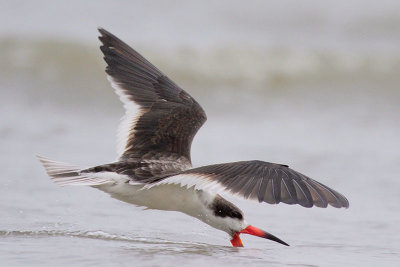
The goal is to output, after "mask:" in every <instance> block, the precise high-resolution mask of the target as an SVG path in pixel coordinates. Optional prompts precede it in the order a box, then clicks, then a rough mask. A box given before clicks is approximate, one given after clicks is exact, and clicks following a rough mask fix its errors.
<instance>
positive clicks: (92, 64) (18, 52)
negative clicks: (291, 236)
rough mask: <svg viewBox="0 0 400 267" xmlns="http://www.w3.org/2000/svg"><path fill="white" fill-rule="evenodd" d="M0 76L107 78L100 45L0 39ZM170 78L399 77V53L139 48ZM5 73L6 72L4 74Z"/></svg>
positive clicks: (215, 81) (208, 81)
mask: <svg viewBox="0 0 400 267" xmlns="http://www.w3.org/2000/svg"><path fill="white" fill-rule="evenodd" d="M0 49H1V51H2V53H1V54H0V70H1V73H0V78H1V79H9V78H10V77H18V78H19V79H23V78H24V77H25V78H26V79H34V80H38V81H50V82H51V81H53V80H56V81H57V82H58V83H60V82H61V83H63V82H67V83H69V84H70V85H71V83H74V81H76V82H77V83H82V82H85V83H87V84H89V85H97V84H98V83H99V82H98V81H101V82H103V80H104V79H105V78H104V72H103V69H104V66H105V63H103V62H102V55H101V53H100V51H99V49H98V48H97V47H94V46H93V47H90V46H87V45H83V44H77V43H67V42H56V41H52V40H32V39H28V40H21V39H18V38H8V39H3V40H0ZM137 49H138V51H140V52H141V53H142V54H143V55H144V56H145V57H147V58H148V59H149V60H150V61H151V62H153V63H154V64H155V65H157V66H158V67H159V68H160V69H162V70H163V71H164V72H165V73H166V74H168V75H169V76H170V77H171V78H172V79H174V80H176V81H180V82H181V83H186V84H190V85H201V86H205V85H206V86H207V85H212V86H215V85H218V86H230V87H231V86H232V85H234V86H243V85H251V86H252V87H254V88H257V86H265V85H272V86H280V85H287V84H292V83H296V84H307V83H310V82H311V83H315V82H327V81H346V80H355V79H359V80H379V81H393V80H398V79H399V77H400V53H397V52H395V51H392V52H391V53H389V52H387V51H375V52H371V51H369V52H365V51H364V52H363V51H323V50H315V49H308V50H307V49H294V48H290V47H256V48H255V47H247V48H246V47H222V46H221V47H214V48H212V49H211V48H210V49H195V48H174V49H171V48H169V49H168V50H167V51H166V50H163V49H155V48H154V49H148V48H144V49H141V47H138V48H137ZM1 76H3V77H1Z"/></svg>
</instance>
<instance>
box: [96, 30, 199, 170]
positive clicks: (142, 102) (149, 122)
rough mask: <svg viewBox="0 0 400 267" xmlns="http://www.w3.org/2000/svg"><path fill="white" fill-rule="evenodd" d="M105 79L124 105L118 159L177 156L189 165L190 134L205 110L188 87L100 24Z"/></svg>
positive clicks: (176, 158) (166, 158)
mask: <svg viewBox="0 0 400 267" xmlns="http://www.w3.org/2000/svg"><path fill="white" fill-rule="evenodd" d="M99 32H100V33H101V36H100V37H99V39H100V41H101V42H102V43H103V45H102V46H101V47H100V49H101V51H102V52H103V54H104V60H105V61H106V62H107V68H106V72H107V74H108V77H109V80H110V82H111V84H112V86H113V87H114V89H115V90H116V92H117V94H118V95H119V96H120V98H121V101H122V102H123V103H124V107H125V109H126V113H125V117H124V118H123V120H122V122H121V125H120V128H119V133H118V139H119V145H118V152H119V156H120V158H121V160H131V159H132V160H139V161H140V160H181V161H185V160H186V163H188V164H189V165H190V147H191V144H192V140H193V137H194V136H195V134H196V133H197V131H198V130H199V129H200V127H201V126H202V125H203V123H204V122H205V121H206V114H205V112H204V111H203V109H202V108H201V107H200V105H199V104H198V103H197V102H196V100H194V99H193V98H192V97H191V96H190V95H189V94H188V93H186V92H185V91H184V90H182V89H181V88H180V87H179V86H178V85H176V84H175V83H174V82H173V81H171V80H170V79H169V78H168V77H167V76H165V75H164V74H163V73H162V72H161V71H160V70H158V69H157V68H156V67H155V66H153V65H152V64H151V63H150V62H149V61H147V60H146V59H145V58H144V57H142V56H141V55H140V54H139V53H137V52H136V51H135V50H133V49H132V48H130V47H129V46H128V45H127V44H125V43H124V42H122V41H121V40H119V39H118V38H117V37H115V36H114V35H112V34H111V33H109V32H107V31H106V30H104V29H99Z"/></svg>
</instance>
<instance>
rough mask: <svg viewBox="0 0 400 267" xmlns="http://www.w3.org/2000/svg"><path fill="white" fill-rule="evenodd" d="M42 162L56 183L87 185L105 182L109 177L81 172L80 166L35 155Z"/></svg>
mask: <svg viewBox="0 0 400 267" xmlns="http://www.w3.org/2000/svg"><path fill="white" fill-rule="evenodd" d="M37 157H38V159H39V160H40V162H41V163H42V164H43V167H44V168H45V170H46V172H47V174H48V175H49V176H50V179H51V180H52V181H53V182H54V183H55V184H58V185H61V186H64V185H88V186H95V185H101V184H106V183H109V182H110V179H106V178H102V177H99V175H94V174H93V173H87V172H81V171H82V168H79V167H77V166H74V165H71V164H68V163H63V162H58V161H54V160H50V159H48V158H44V157H41V156H37Z"/></svg>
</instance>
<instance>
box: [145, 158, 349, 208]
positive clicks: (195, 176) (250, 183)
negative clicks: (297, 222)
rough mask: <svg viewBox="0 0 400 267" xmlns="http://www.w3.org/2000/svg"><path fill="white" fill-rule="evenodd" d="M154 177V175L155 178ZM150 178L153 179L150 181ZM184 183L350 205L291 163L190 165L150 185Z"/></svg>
mask: <svg viewBox="0 0 400 267" xmlns="http://www.w3.org/2000/svg"><path fill="white" fill-rule="evenodd" d="M153 179H154V178H153ZM149 182H150V181H149ZM168 183H172V184H181V185H182V186H188V187H192V186H194V187H195V188H196V189H199V190H200V189H202V190H212V189H217V190H222V191H227V192H229V193H232V194H237V195H239V196H242V197H244V198H246V199H254V200H258V201H259V202H267V203H270V204H278V203H280V202H283V203H286V204H300V205H301V206H303V207H312V206H314V205H315V206H317V207H322V208H325V207H327V206H328V204H329V205H331V206H333V207H336V208H342V207H344V208H348V207H349V202H348V200H347V199H346V198H345V197H344V196H343V195H342V194H340V193H338V192H336V191H335V190H333V189H330V188H329V187H327V186H325V185H323V184H321V183H319V182H317V181H315V180H313V179H311V178H309V177H307V176H305V175H303V174H301V173H299V172H296V171H295V170H292V169H290V168H289V167H288V166H287V165H281V164H275V163H269V162H263V161H240V162H232V163H224V164H215V165H209V166H203V167H200V168H195V169H190V170H187V171H184V172H181V173H179V174H177V175H174V176H170V177H168V178H164V179H160V180H159V181H157V180H156V179H155V180H153V181H152V184H151V185H150V186H155V185H159V184H168Z"/></svg>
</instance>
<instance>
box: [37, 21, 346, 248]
mask: <svg viewBox="0 0 400 267" xmlns="http://www.w3.org/2000/svg"><path fill="white" fill-rule="evenodd" d="M98 31H99V32H100V36H99V40H100V42H101V43H102V44H101V46H100V50H101V51H102V53H103V55H104V60H105V62H106V65H107V66H106V70H105V71H106V74H107V79H108V80H109V81H110V83H111V86H112V87H113V88H114V90H115V92H116V93H117V95H118V96H119V98H120V100H121V102H122V103H123V106H124V108H125V114H124V116H123V117H122V119H121V122H120V125H119V128H118V132H117V152H118V158H117V160H115V161H114V162H111V163H107V164H102V165H98V166H94V167H89V168H82V167H79V166H76V165H72V164H68V163H63V162H59V161H54V160H51V159H49V158H46V157H42V156H39V155H37V157H38V159H39V160H40V162H41V163H42V165H43V166H44V168H45V171H46V172H47V174H48V176H50V178H51V180H52V181H53V182H54V183H55V184H57V185H60V186H66V185H80V186H89V187H92V188H96V189H99V190H101V191H103V192H105V193H108V194H109V195H110V196H111V197H112V198H115V199H118V200H120V201H124V202H127V203H130V204H133V205H135V206H138V207H143V208H145V209H153V210H163V211H177V212H182V213H184V214H186V215H189V216H192V217H194V218H197V219H199V220H200V221H202V222H204V223H206V224H208V225H209V226H211V227H214V228H216V229H218V230H221V231H224V232H226V233H227V234H228V235H229V237H230V241H231V244H232V246H233V247H243V242H242V240H241V238H240V234H249V235H253V236H258V237H261V238H265V239H269V240H272V241H275V242H278V243H280V244H283V245H286V246H289V245H288V244H287V243H286V242H284V241H282V240H281V239H279V238H278V237H276V236H274V235H272V234H271V233H269V232H266V231H264V230H261V229H260V228H257V227H255V226H252V225H250V224H248V223H247V221H246V220H245V219H244V214H243V211H242V210H240V209H239V208H238V207H237V206H236V205H234V204H233V203H231V202H230V201H228V200H226V199H225V198H223V197H222V196H221V194H223V193H226V194H228V195H229V194H230V195H235V196H239V197H242V198H244V199H249V200H255V201H258V202H260V203H261V202H266V203H269V204H278V203H286V204H290V205H293V204H299V205H300V206H303V207H306V208H311V207H313V206H316V207H321V208H326V207H327V206H328V205H330V206H332V207H335V208H348V207H349V201H348V200H347V199H346V197H345V196H343V195H342V194H340V193H339V192H337V191H335V190H333V189H331V188H329V187H328V186H326V185H324V184H322V183H319V182H317V181H316V180H314V179H311V178H309V177H308V176H306V175H304V174H302V173H300V172H297V171H295V170H293V169H291V168H290V167H289V166H288V165H285V164H277V163H270V162H264V161H260V160H250V161H239V162H231V163H220V164H213V165H207V166H202V167H197V168H195V167H193V166H192V161H191V153H190V152H191V144H192V140H193V138H194V136H195V135H196V133H197V131H198V130H199V129H200V127H201V126H202V125H203V124H204V123H205V121H206V119H207V117H206V113H205V112H204V110H203V108H202V107H201V106H200V104H199V103H198V102H197V101H196V100H195V99H194V98H193V97H191V96H190V95H189V94H188V93H187V92H186V91H184V90H183V89H182V88H181V87H179V86H178V85H177V84H176V83H175V82H173V81H172V80H171V79H169V78H168V77H167V76H166V75H165V74H164V73H163V72H161V71H160V70H159V69H158V68H157V67H155V66H154V65H153V64H151V63H150V62H149V61H148V60H147V59H145V58H144V57H143V56H142V55H140V54H139V53H138V52H136V51H135V50H134V49H133V48H131V47H130V46H129V45H127V44H126V43H125V42H123V41H122V40H120V39H119V38H117V37H116V36H115V35H113V34H112V33H110V32H108V31H106V30H105V29H103V28H98Z"/></svg>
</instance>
